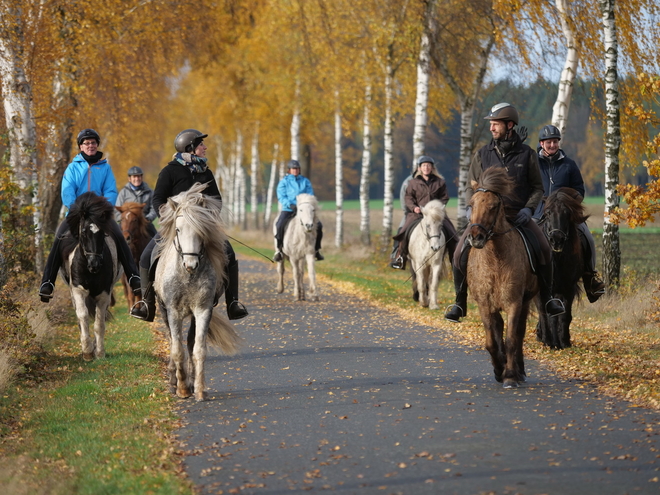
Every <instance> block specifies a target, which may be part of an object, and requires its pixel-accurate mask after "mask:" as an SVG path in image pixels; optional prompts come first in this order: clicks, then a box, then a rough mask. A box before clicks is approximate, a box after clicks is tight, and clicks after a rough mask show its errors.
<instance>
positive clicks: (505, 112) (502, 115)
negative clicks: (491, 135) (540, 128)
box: [484, 103, 519, 125]
mask: <svg viewBox="0 0 660 495" xmlns="http://www.w3.org/2000/svg"><path fill="white" fill-rule="evenodd" d="M484 119H485V120H504V121H507V120H510V121H511V122H513V123H514V124H515V125H518V120H519V117H518V110H516V109H515V107H514V106H513V105H511V104H510V103H498V104H497V105H495V106H494V107H493V108H491V109H490V113H489V114H488V115H486V116H485V117H484Z"/></svg>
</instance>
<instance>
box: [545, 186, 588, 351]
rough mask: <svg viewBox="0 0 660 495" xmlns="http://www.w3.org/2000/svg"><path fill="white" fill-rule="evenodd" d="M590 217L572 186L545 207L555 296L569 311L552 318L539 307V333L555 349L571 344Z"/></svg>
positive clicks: (558, 194)
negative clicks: (583, 234)
mask: <svg viewBox="0 0 660 495" xmlns="http://www.w3.org/2000/svg"><path fill="white" fill-rule="evenodd" d="M588 217H589V215H585V211H584V206H583V205H582V196H580V195H579V194H578V193H577V192H576V191H575V190H574V189H571V188H569V187H562V188H559V189H557V190H556V191H555V192H553V193H552V194H551V195H550V196H549V197H548V199H547V200H546V202H545V206H544V209H543V218H542V220H541V223H540V225H541V226H542V227H543V233H544V234H545V236H546V238H547V239H548V242H549V243H550V247H551V248H552V296H553V297H556V298H558V299H561V301H562V302H563V303H564V307H565V308H566V312H565V313H564V314H562V315H559V316H557V317H555V318H548V315H547V314H546V312H545V311H540V310H539V324H538V326H537V327H536V336H537V337H538V339H539V340H540V341H541V342H543V343H544V344H546V345H547V346H550V347H551V348H553V349H564V348H566V347H570V346H571V334H570V325H571V321H572V320H573V312H572V309H573V301H574V300H575V298H576V297H579V295H580V286H579V285H578V282H579V280H580V277H582V274H583V273H584V265H585V259H584V254H583V251H582V242H581V241H580V235H579V233H578V225H580V224H581V223H584V222H585V221H586V220H587V218H588ZM540 304H541V303H540V301H539V300H538V298H537V301H536V305H537V307H539V308H540Z"/></svg>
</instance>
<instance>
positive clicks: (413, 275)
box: [410, 260, 419, 302]
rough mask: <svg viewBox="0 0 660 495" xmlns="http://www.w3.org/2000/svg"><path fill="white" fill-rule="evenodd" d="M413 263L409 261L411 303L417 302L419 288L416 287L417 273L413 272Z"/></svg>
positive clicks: (414, 267)
mask: <svg viewBox="0 0 660 495" xmlns="http://www.w3.org/2000/svg"><path fill="white" fill-rule="evenodd" d="M415 269H416V266H415V263H414V262H413V261H412V260H410V279H411V280H412V298H413V301H415V302H419V287H418V286H417V272H416V271H415Z"/></svg>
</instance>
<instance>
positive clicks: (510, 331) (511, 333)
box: [503, 303, 526, 388]
mask: <svg viewBox="0 0 660 495" xmlns="http://www.w3.org/2000/svg"><path fill="white" fill-rule="evenodd" d="M524 305H525V303H522V306H524ZM506 312H507V314H508V315H509V318H508V322H507V336H506V343H505V349H506V368H505V370H504V376H503V378H504V388H517V387H518V382H520V381H522V380H521V374H520V370H519V368H518V366H519V364H520V360H521V356H522V340H523V338H524V336H525V332H524V327H525V325H526V321H525V319H524V318H523V312H524V310H523V307H521V305H520V303H515V304H512V305H510V306H509V307H508V308H507V309H506ZM521 325H522V327H523V330H522V336H521V328H520V327H521Z"/></svg>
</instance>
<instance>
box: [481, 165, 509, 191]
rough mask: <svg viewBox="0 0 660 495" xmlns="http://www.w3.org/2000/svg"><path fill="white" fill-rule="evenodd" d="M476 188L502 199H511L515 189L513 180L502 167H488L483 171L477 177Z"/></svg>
mask: <svg viewBox="0 0 660 495" xmlns="http://www.w3.org/2000/svg"><path fill="white" fill-rule="evenodd" d="M477 188H482V189H486V190H487V191H491V192H494V193H496V194H499V195H500V196H504V197H511V196H512V195H513V191H514V189H515V183H514V182H513V179H511V177H509V174H508V173H507V172H506V170H504V169H503V168H502V167H490V168H487V169H486V170H484V171H483V172H482V173H481V176H480V177H479V181H478V183H477V187H476V188H475V187H473V189H474V190H476V189H477Z"/></svg>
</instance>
